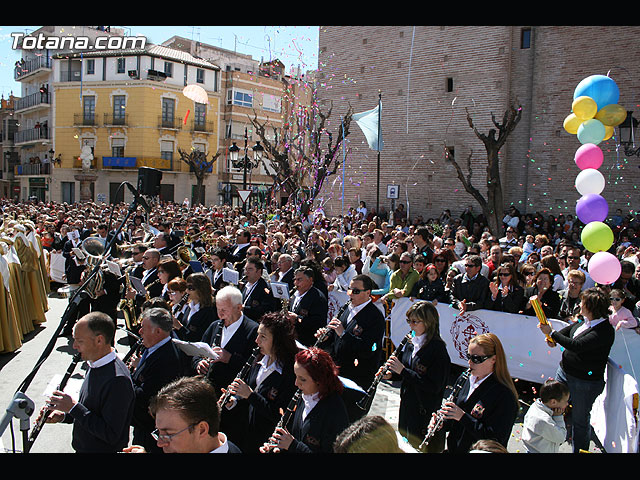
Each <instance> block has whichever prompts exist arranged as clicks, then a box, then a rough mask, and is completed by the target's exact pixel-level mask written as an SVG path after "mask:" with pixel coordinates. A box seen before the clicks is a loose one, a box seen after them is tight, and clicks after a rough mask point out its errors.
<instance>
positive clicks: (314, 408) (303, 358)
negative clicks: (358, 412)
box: [260, 347, 349, 453]
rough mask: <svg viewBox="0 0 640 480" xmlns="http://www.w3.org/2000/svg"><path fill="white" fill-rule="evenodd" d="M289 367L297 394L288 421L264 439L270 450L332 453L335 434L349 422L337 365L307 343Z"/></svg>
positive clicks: (263, 449)
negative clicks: (306, 347)
mask: <svg viewBox="0 0 640 480" xmlns="http://www.w3.org/2000/svg"><path fill="white" fill-rule="evenodd" d="M293 370H294V372H295V375H296V382H295V383H296V387H298V389H299V390H300V392H301V396H300V398H299V400H298V403H297V405H296V408H295V413H294V415H293V418H292V419H291V422H290V425H289V426H288V427H287V426H285V428H277V429H276V431H275V432H274V435H273V436H272V438H270V439H268V441H269V443H270V444H271V445H275V447H274V451H282V450H287V451H290V452H294V453H332V452H333V443H334V442H335V440H336V438H337V437H338V435H339V434H340V433H342V431H343V430H344V429H345V428H347V426H348V425H349V417H348V415H347V408H346V407H345V405H344V402H343V400H342V390H343V388H344V387H343V385H342V382H341V381H340V378H339V377H338V367H337V366H336V364H335V363H334V362H333V360H332V359H331V356H330V355H329V354H328V353H327V352H325V351H324V350H321V349H320V348H317V347H311V348H308V349H305V350H301V351H300V352H298V354H297V355H296V358H295V363H294V366H293ZM260 450H261V451H267V449H265V447H261V449H260Z"/></svg>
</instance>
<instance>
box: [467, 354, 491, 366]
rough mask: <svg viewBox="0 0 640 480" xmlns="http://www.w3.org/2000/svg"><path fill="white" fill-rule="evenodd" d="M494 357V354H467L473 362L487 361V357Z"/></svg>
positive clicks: (468, 358)
mask: <svg viewBox="0 0 640 480" xmlns="http://www.w3.org/2000/svg"><path fill="white" fill-rule="evenodd" d="M491 357H493V355H470V354H467V360H470V361H471V362H472V363H475V364H476V365H477V364H480V363H483V362H485V361H486V360H487V359H489V358H491Z"/></svg>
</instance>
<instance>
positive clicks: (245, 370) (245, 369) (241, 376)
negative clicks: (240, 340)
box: [218, 346, 260, 409]
mask: <svg viewBox="0 0 640 480" xmlns="http://www.w3.org/2000/svg"><path fill="white" fill-rule="evenodd" d="M259 353H260V347H259V346H256V347H255V348H254V349H253V352H251V355H250V356H249V359H248V360H247V363H245V364H244V365H243V366H242V368H241V369H240V371H239V372H238V375H236V378H235V379H234V382H235V381H236V380H242V381H245V380H246V378H247V375H248V374H249V369H250V368H251V365H253V362H254V360H255V359H256V357H257V356H258V354H259ZM232 383H233V382H232ZM230 387H231V385H229V387H227V389H226V390H225V392H224V393H223V394H222V395H221V396H220V398H219V399H218V406H219V407H220V408H221V409H222V408H224V406H225V405H226V404H227V402H228V401H229V399H230V398H231V397H232V395H233V394H232V393H231V388H230Z"/></svg>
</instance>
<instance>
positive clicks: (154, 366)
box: [131, 339, 185, 452]
mask: <svg viewBox="0 0 640 480" xmlns="http://www.w3.org/2000/svg"><path fill="white" fill-rule="evenodd" d="M183 356H184V354H183V353H182V352H181V351H180V350H179V349H178V348H177V347H176V346H175V344H174V343H173V342H172V341H171V339H169V341H168V342H167V343H165V344H164V345H162V346H161V347H159V348H158V349H157V350H156V351H154V352H153V353H151V354H150V355H149V356H148V357H147V358H146V359H145V360H144V361H143V362H142V363H140V364H139V365H138V367H137V368H136V370H135V371H134V372H133V375H132V376H131V379H132V380H133V388H134V391H135V406H134V409H133V419H132V421H131V424H132V426H133V443H134V444H135V445H142V446H144V447H145V449H146V450H147V452H149V451H161V449H159V448H158V446H157V443H156V441H155V440H154V439H153V437H152V436H151V432H152V431H153V430H155V428H156V427H155V420H154V419H153V417H152V416H151V415H150V414H149V401H150V400H151V398H152V397H153V396H154V395H155V394H156V393H158V391H159V390H160V389H161V388H162V387H163V386H165V385H166V384H168V383H169V382H171V381H172V380H175V379H176V378H178V377H180V376H182V375H183V374H184V373H185V372H184V369H183V365H184V357H183Z"/></svg>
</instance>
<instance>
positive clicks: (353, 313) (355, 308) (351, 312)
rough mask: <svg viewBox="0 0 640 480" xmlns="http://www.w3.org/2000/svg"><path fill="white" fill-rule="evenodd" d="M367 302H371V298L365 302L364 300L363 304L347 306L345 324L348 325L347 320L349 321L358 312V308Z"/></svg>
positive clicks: (361, 307)
mask: <svg viewBox="0 0 640 480" xmlns="http://www.w3.org/2000/svg"><path fill="white" fill-rule="evenodd" d="M368 303H371V299H369V300H367V301H366V302H364V303H363V304H360V305H358V306H356V307H354V306H353V305H352V306H350V307H349V316H348V317H347V322H346V324H345V325H349V322H351V320H353V317H355V316H356V315H357V314H358V313H360V310H362V309H363V308H364V307H366V306H367V304H368Z"/></svg>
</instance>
